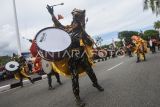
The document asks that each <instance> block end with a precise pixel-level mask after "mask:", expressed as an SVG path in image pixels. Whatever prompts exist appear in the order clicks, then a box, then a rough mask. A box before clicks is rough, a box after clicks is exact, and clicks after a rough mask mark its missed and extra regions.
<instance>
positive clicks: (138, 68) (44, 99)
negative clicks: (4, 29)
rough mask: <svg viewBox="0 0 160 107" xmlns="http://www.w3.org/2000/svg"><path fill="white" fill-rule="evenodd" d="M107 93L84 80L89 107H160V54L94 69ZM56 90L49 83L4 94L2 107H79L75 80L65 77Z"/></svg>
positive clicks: (111, 62) (0, 95) (0, 100)
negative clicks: (76, 101) (73, 90)
mask: <svg viewBox="0 0 160 107" xmlns="http://www.w3.org/2000/svg"><path fill="white" fill-rule="evenodd" d="M94 70H95V73H96V75H97V78H98V80H99V83H100V84H101V85H102V86H103V87H104V89H105V91H104V92H99V91H97V90H96V89H95V88H94V87H92V83H91V81H90V80H89V78H88V76H87V75H86V76H83V77H81V78H80V91H81V92H80V95H81V98H82V99H83V100H84V101H85V102H86V103H87V105H86V107H160V53H156V54H148V55H147V61H145V62H140V63H136V57H132V58H128V57H123V58H115V59H111V60H108V61H104V62H99V63H96V67H94ZM61 79H62V82H63V85H61V86H60V85H58V84H57V83H56V82H55V81H56V80H55V77H53V86H54V87H55V89H54V90H48V84H47V80H46V79H45V80H41V81H38V82H36V83H35V84H33V85H32V84H28V85H26V86H24V87H23V88H16V89H12V90H9V91H6V92H1V93H0V107H76V104H75V103H74V97H73V94H72V87H71V80H70V79H69V78H66V77H62V76H61Z"/></svg>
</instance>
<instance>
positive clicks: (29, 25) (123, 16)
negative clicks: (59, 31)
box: [0, 0, 158, 55]
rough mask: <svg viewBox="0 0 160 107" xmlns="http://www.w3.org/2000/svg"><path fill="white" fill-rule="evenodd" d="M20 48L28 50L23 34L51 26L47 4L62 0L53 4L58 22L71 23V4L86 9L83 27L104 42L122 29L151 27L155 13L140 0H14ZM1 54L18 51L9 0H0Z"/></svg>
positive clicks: (27, 34)
mask: <svg viewBox="0 0 160 107" xmlns="http://www.w3.org/2000/svg"><path fill="white" fill-rule="evenodd" d="M15 1H16V8H17V17H18V24H19V31H20V36H21V44H22V50H23V51H27V50H28V49H29V47H30V45H31V44H30V43H29V42H28V41H27V40H24V39H22V37H25V38H32V39H33V38H34V36H35V35H36V33H37V32H38V31H39V30H40V29H42V28H44V27H48V26H52V25H53V23H52V20H51V16H50V15H49V13H48V11H47V9H46V5H47V4H50V5H53V4H58V3H61V2H63V3H64V5H63V6H57V7H55V14H56V15H57V14H61V15H63V16H64V19H63V20H61V23H62V24H64V25H67V24H70V22H71V21H72V16H71V11H72V10H73V9H74V8H79V9H85V10H86V16H87V17H88V19H89V21H88V23H87V26H86V31H87V32H88V33H89V34H90V35H91V36H96V35H99V36H102V38H103V39H104V41H103V43H109V42H111V40H112V38H116V37H117V32H119V31H122V30H137V31H140V29H141V30H144V29H151V28H152V27H153V23H154V22H155V21H157V20H158V17H156V16H155V15H153V14H152V12H151V11H143V0H15ZM0 13H1V15H0V49H1V50H0V55H6V54H9V53H12V52H17V49H16V48H17V42H16V35H15V25H14V16H13V4H12V0H0Z"/></svg>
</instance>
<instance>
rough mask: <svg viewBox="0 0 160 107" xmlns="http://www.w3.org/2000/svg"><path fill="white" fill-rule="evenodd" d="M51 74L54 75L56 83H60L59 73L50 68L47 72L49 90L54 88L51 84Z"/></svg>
mask: <svg viewBox="0 0 160 107" xmlns="http://www.w3.org/2000/svg"><path fill="white" fill-rule="evenodd" d="M52 75H55V77H56V79H57V83H59V85H62V82H61V80H60V76H59V74H58V73H57V72H55V71H54V70H53V69H52V70H51V72H50V73H49V74H47V79H48V86H49V88H48V89H49V90H51V89H54V88H53V86H52Z"/></svg>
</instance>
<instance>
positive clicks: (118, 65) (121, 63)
mask: <svg viewBox="0 0 160 107" xmlns="http://www.w3.org/2000/svg"><path fill="white" fill-rule="evenodd" d="M123 63H124V62H121V63H119V64H117V65H115V66H113V67H111V68H109V69H108V70H107V71H110V70H112V69H114V68H116V67H118V66H120V65H122V64H123Z"/></svg>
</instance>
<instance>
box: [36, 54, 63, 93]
mask: <svg viewBox="0 0 160 107" xmlns="http://www.w3.org/2000/svg"><path fill="white" fill-rule="evenodd" d="M41 60H42V59H41V57H36V59H35V61H34V70H33V71H34V72H36V73H38V72H44V71H43V69H42V62H41ZM52 75H55V77H56V79H57V83H59V84H60V85H62V82H61V80H60V76H59V74H58V73H57V72H55V71H54V70H53V69H52V70H51V72H50V73H48V74H47V79H48V86H49V87H48V89H49V90H52V89H54V88H53V86H52Z"/></svg>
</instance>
